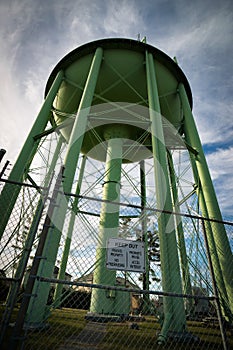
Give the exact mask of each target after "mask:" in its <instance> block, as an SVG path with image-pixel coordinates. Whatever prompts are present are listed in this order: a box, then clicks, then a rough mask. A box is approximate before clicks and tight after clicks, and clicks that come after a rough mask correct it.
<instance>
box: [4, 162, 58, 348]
mask: <svg viewBox="0 0 233 350" xmlns="http://www.w3.org/2000/svg"><path fill="white" fill-rule="evenodd" d="M63 170H64V168H63V167H61V170H60V172H59V175H58V177H57V180H56V184H55V187H54V191H53V195H52V198H51V201H50V205H49V208H48V212H47V215H46V218H45V222H44V225H43V230H42V232H41V235H40V240H39V243H38V246H37V250H36V253H35V257H34V260H33V264H32V268H31V272H30V275H29V278H28V282H27V286H26V289H25V292H24V295H23V300H22V302H21V305H20V309H19V312H18V315H17V319H16V323H15V327H14V330H13V334H12V337H11V342H10V349H13V350H14V349H17V346H18V343H20V342H23V341H24V337H22V332H23V326H24V321H25V318H26V313H27V309H28V306H29V303H30V299H31V297H32V292H33V287H34V284H35V280H36V277H37V271H38V268H39V264H40V260H41V259H43V256H42V254H43V248H44V244H45V241H46V237H47V232H48V229H49V227H50V225H51V224H52V223H51V217H52V213H53V210H54V207H55V205H56V198H57V195H58V192H59V189H60V184H61V182H62V176H63Z"/></svg>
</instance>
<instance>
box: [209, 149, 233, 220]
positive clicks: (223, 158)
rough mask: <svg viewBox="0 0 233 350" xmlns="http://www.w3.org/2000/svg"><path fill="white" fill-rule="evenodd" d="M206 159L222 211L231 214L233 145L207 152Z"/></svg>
mask: <svg viewBox="0 0 233 350" xmlns="http://www.w3.org/2000/svg"><path fill="white" fill-rule="evenodd" d="M206 159H207V163H208V165H209V169H210V173H211V177H212V180H213V182H214V186H215V190H216V194H217V197H218V200H219V204H220V207H221V209H222V212H223V213H224V214H226V215H227V214H228V215H230V216H232V202H231V198H232V197H233V181H232V174H233V146H231V147H229V148H227V149H217V150H216V151H215V152H213V153H210V154H208V155H207V156H206Z"/></svg>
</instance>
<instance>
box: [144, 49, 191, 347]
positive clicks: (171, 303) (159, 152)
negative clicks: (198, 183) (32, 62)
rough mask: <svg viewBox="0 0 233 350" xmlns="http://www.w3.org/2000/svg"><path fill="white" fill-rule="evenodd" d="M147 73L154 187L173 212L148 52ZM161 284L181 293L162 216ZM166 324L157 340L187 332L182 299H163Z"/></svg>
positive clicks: (173, 246)
mask: <svg viewBox="0 0 233 350" xmlns="http://www.w3.org/2000/svg"><path fill="white" fill-rule="evenodd" d="M146 74H147V89H148V99H149V112H150V120H151V133H152V136H151V137H152V149H153V157H154V168H155V187H156V199H157V207H158V209H164V210H168V211H172V199H171V195H170V191H169V177H168V169H167V159H166V157H167V156H166V147H165V141H164V134H163V127H162V117H161V111H160V104H159V96H158V89H157V81H156V75H155V68H154V60H153V56H152V54H150V53H148V52H146ZM158 226H159V238H160V257H161V270H162V285H163V290H164V291H166V292H167V291H169V292H174V293H182V283H181V276H180V266H179V259H178V251H177V242H176V234H175V225H174V219H173V217H171V216H168V215H167V214H164V213H161V215H160V216H159V218H158ZM163 305H164V322H163V326H162V330H161V334H160V335H159V338H158V341H159V342H161V343H162V342H164V341H165V340H166V337H167V333H168V331H169V330H172V331H176V332H184V331H185V329H186V319H185V310H184V302H183V300H182V299H180V298H179V299H178V298H173V297H164V298H163Z"/></svg>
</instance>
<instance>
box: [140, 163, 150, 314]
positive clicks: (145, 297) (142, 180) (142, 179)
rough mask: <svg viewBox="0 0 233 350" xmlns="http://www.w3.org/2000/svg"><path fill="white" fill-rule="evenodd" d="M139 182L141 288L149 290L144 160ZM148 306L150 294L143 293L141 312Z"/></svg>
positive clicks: (146, 309)
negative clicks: (143, 266) (142, 247)
mask: <svg viewBox="0 0 233 350" xmlns="http://www.w3.org/2000/svg"><path fill="white" fill-rule="evenodd" d="M140 183H141V208H142V209H141V210H142V211H141V224H142V241H143V242H144V247H145V252H146V257H145V260H146V266H145V272H144V273H143V289H144V290H149V282H150V281H149V269H150V262H149V258H148V235H147V215H146V212H145V206H146V176H145V161H144V160H141V161H140ZM149 308H150V295H149V294H147V293H146V294H143V313H144V314H147V313H148V312H149Z"/></svg>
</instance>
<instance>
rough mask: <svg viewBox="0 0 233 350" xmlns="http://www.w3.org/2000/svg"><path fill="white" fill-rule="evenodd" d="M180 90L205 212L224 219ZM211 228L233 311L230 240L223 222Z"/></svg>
mask: <svg viewBox="0 0 233 350" xmlns="http://www.w3.org/2000/svg"><path fill="white" fill-rule="evenodd" d="M178 91H179V95H180V98H181V102H182V108H183V113H184V128H185V138H186V141H187V142H188V143H189V144H190V145H192V147H193V148H195V149H196V150H197V151H198V154H197V155H196V157H195V164H196V168H197V173H198V178H199V181H200V184H201V190H202V193H203V199H204V203H205V207H204V208H203V212H204V213H206V214H207V215H208V217H209V218H213V219H217V220H220V221H222V215H221V212H220V209H219V205H218V202H217V198H216V194H215V190H214V187H213V183H212V180H211V177H210V173H209V169H208V165H207V163H206V159H205V155H204V152H203V148H202V145H201V141H200V138H199V135H198V132H197V128H196V125H195V122H194V119H193V115H192V111H191V108H190V105H189V102H188V98H187V94H186V91H185V88H184V86H183V84H180V85H179V88H178ZM211 228H212V235H213V238H214V242H215V245H216V249H217V256H218V259H219V262H220V267H221V271H222V273H223V278H224V281H225V286H226V290H227V295H228V300H229V305H230V309H231V312H232V313H233V257H232V252H231V248H230V244H229V240H228V237H227V234H226V231H225V227H224V225H223V224H221V223H214V222H211ZM208 239H209V243H210V244H211V240H212V238H211V236H210V233H209V237H208ZM215 266H216V264H215ZM221 271H218V270H215V273H216V276H218V275H220V274H221ZM219 287H220V286H219ZM222 293H223V295H224V290H222Z"/></svg>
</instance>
